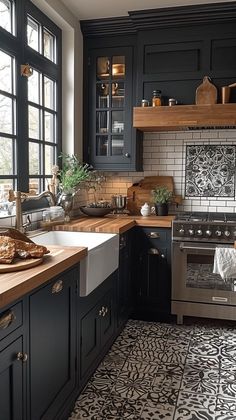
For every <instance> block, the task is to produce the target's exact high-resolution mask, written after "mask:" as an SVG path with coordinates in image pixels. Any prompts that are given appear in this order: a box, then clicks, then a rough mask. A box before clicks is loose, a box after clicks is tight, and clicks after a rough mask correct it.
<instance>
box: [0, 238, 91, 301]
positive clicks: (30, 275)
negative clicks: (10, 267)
mask: <svg viewBox="0 0 236 420" xmlns="http://www.w3.org/2000/svg"><path fill="white" fill-rule="evenodd" d="M47 248H48V249H49V250H50V254H47V255H45V256H44V258H43V262H42V263H41V264H40V265H38V266H36V267H33V268H29V269H27V270H22V271H16V272H12V273H2V274H0V309H1V308H3V307H4V306H6V305H8V304H10V303H12V302H13V301H15V300H16V299H19V298H21V297H23V296H24V295H25V294H26V293H29V292H31V291H32V290H34V289H35V288H37V287H38V286H41V285H42V284H43V283H46V282H47V281H48V280H51V279H52V278H53V277H55V276H57V275H58V274H60V273H62V272H63V271H65V270H66V269H68V268H70V267H72V266H73V265H74V264H77V263H78V262H79V261H80V260H81V259H83V258H85V257H86V256H87V248H82V247H68V246H66V247H62V246H57V245H55V246H54V245H53V246H48V247H47Z"/></svg>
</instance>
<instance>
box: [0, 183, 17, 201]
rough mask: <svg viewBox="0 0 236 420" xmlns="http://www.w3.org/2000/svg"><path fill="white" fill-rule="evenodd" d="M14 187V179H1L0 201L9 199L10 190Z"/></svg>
mask: <svg viewBox="0 0 236 420" xmlns="http://www.w3.org/2000/svg"><path fill="white" fill-rule="evenodd" d="M13 189H14V184H13V179H0V201H7V199H8V191H9V190H13Z"/></svg>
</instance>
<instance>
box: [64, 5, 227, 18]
mask: <svg viewBox="0 0 236 420" xmlns="http://www.w3.org/2000/svg"><path fill="white" fill-rule="evenodd" d="M227 1H229V0H219V1H215V0H196V1H194V0H193V1H191V0H62V2H63V3H64V4H65V5H66V6H67V7H68V9H70V10H71V11H72V12H73V13H74V15H75V16H77V17H78V19H80V20H81V19H97V18H105V17H113V16H126V15H127V14H128V12H129V11H132V10H144V9H158V8H161V7H175V6H187V5H194V4H206V3H222V2H227ZM230 1H234V0H230Z"/></svg>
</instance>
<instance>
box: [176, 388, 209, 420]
mask: <svg viewBox="0 0 236 420" xmlns="http://www.w3.org/2000/svg"><path fill="white" fill-rule="evenodd" d="M215 410H216V397H215V396H209V395H203V394H194V393H188V392H184V391H180V393H179V398H178V401H177V408H176V412H175V416H174V420H215Z"/></svg>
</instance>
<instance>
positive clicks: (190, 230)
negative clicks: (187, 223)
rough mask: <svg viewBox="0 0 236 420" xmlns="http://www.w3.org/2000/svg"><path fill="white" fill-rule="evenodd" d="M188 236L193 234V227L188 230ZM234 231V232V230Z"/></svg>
mask: <svg viewBox="0 0 236 420" xmlns="http://www.w3.org/2000/svg"><path fill="white" fill-rule="evenodd" d="M188 233H189V236H193V235H194V230H193V229H189V230H188ZM235 233H236V232H235Z"/></svg>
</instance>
